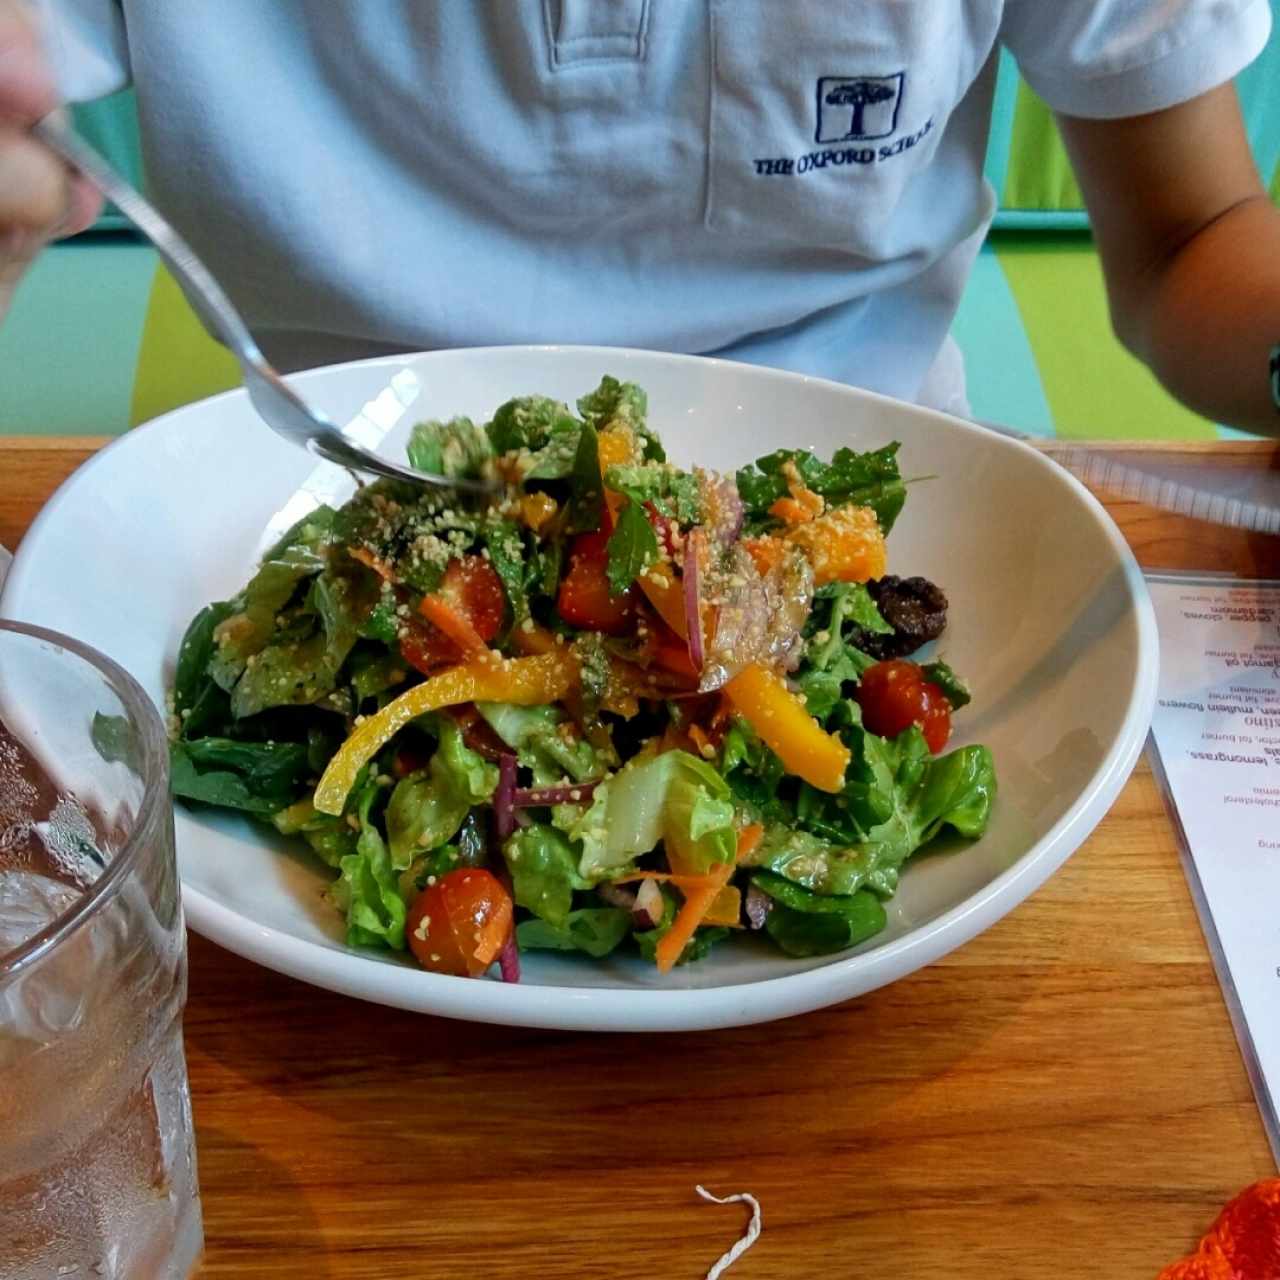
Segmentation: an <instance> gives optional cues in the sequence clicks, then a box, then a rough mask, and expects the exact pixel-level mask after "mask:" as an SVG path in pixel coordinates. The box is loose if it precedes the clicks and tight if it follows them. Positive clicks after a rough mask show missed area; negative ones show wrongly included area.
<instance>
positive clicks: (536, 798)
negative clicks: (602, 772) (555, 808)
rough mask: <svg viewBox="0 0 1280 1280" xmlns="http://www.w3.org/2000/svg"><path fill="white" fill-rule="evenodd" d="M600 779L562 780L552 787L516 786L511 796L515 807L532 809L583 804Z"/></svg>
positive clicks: (588, 798)
mask: <svg viewBox="0 0 1280 1280" xmlns="http://www.w3.org/2000/svg"><path fill="white" fill-rule="evenodd" d="M599 785H600V779H598V778H597V779H596V780H595V781H593V782H562V783H559V784H558V785H556V786H554V787H518V788H517V789H516V790H515V791H514V792H513V793H512V797H511V803H512V805H513V806H514V807H515V808H517V809H532V808H537V807H539V806H544V805H552V804H585V803H586V802H587V801H588V800H590V799H591V797H592V795H593V793H594V792H595V789H596V787H598V786H599Z"/></svg>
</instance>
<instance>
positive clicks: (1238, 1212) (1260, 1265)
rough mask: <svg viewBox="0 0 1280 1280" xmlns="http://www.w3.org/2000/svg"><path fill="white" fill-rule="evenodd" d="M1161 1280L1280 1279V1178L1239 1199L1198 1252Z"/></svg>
mask: <svg viewBox="0 0 1280 1280" xmlns="http://www.w3.org/2000/svg"><path fill="white" fill-rule="evenodd" d="M1158 1280H1280V1178H1266V1179H1264V1180H1263V1181H1261V1182H1255V1183H1254V1184H1253V1186H1251V1187H1248V1188H1246V1189H1245V1190H1244V1191H1242V1192H1241V1193H1240V1194H1239V1195H1238V1196H1236V1198H1235V1199H1234V1200H1232V1201H1231V1202H1230V1203H1229V1204H1228V1205H1227V1207H1226V1208H1225V1209H1223V1211H1222V1212H1221V1213H1220V1214H1219V1215H1218V1217H1217V1221H1215V1222H1214V1224H1213V1226H1212V1227H1210V1228H1209V1234H1208V1235H1206V1236H1205V1238H1204V1239H1203V1240H1201V1241H1200V1247H1199V1248H1198V1249H1197V1250H1196V1251H1195V1253H1193V1254H1189V1255H1188V1256H1187V1257H1185V1258H1181V1259H1179V1260H1178V1261H1177V1262H1174V1263H1172V1264H1171V1265H1169V1266H1167V1267H1166V1268H1165V1269H1164V1270H1163V1271H1162V1272H1161V1273H1160V1275H1159V1277H1158Z"/></svg>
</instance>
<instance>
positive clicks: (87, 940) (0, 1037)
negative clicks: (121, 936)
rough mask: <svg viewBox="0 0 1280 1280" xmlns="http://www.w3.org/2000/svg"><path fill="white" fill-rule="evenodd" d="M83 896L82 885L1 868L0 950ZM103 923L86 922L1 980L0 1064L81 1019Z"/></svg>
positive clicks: (74, 1026)
mask: <svg viewBox="0 0 1280 1280" xmlns="http://www.w3.org/2000/svg"><path fill="white" fill-rule="evenodd" d="M80 896H81V890H79V889H77V888H75V887H73V886H71V885H67V884H63V883H62V882H61V881H59V880H54V879H52V878H51V877H49V876H42V875H39V874H38V873H36V872H34V871H15V870H10V871H0V955H4V954H7V953H8V952H10V951H12V950H13V949H14V948H16V947H20V946H22V944H23V943H24V942H27V941H28V940H29V939H31V938H33V937H34V936H35V935H36V934H37V933H39V932H40V930H41V929H43V928H44V927H45V926H46V925H48V924H51V923H53V921H54V920H56V919H57V918H58V917H59V916H60V915H61V914H62V913H63V912H64V911H66V909H67V908H68V907H70V906H71V905H72V904H73V903H74V902H75V901H76V900H77V899H78V898H79V897H80ZM100 924H101V921H98V920H93V921H90V922H89V923H87V924H85V925H82V926H81V927H80V928H79V929H77V930H76V932H75V933H74V934H73V935H72V936H71V937H70V938H67V939H65V940H63V941H62V942H60V943H59V944H58V946H57V948H56V949H55V950H54V951H52V952H51V953H49V954H47V955H45V956H43V957H41V958H39V959H38V960H36V961H35V962H34V963H33V965H32V967H31V968H29V969H24V970H21V971H19V972H18V973H17V974H16V975H15V976H14V977H12V978H10V979H9V980H7V981H4V982H0V1068H3V1067H4V1066H5V1065H6V1064H5V1058H6V1057H12V1056H13V1055H15V1054H18V1055H21V1054H22V1053H24V1052H29V1051H30V1049H31V1047H33V1046H40V1045H48V1044H52V1043H53V1042H54V1040H56V1039H57V1037H58V1036H60V1035H62V1034H64V1033H66V1032H70V1031H74V1030H76V1029H77V1028H78V1027H79V1026H80V1025H81V1023H82V1021H83V1019H84V1015H85V1010H86V1007H87V1000H88V995H89V993H90V992H91V990H92V982H93V977H94V974H95V973H96V972H97V965H98V963H99V962H100V961H101V959H102V956H101V955H100V952H101V951H102V946H101V942H102V939H100V938H99V937H97V936H96V935H97V934H98V933H100V932H101V930H100V929H99V928H98V927H97V926H99V925H100ZM24 1042H25V1044H26V1046H27V1047H26V1049H24V1048H23V1044H24Z"/></svg>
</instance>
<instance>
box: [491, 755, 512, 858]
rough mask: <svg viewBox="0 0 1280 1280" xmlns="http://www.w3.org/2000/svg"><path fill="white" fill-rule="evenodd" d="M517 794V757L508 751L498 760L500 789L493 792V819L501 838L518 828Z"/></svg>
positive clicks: (503, 838)
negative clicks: (515, 805)
mask: <svg viewBox="0 0 1280 1280" xmlns="http://www.w3.org/2000/svg"><path fill="white" fill-rule="evenodd" d="M515 795H516V758H515V756H513V755H511V754H510V753H509V752H508V753H505V754H504V755H503V756H502V758H501V759H500V760H499V761H498V789H497V790H496V791H495V792H494V793H493V821H494V826H495V827H496V828H497V831H498V839H499V840H505V839H506V838H507V837H508V836H509V835H510V834H511V833H512V832H513V831H514V830H515V829H516V817H515V808H514V800H515Z"/></svg>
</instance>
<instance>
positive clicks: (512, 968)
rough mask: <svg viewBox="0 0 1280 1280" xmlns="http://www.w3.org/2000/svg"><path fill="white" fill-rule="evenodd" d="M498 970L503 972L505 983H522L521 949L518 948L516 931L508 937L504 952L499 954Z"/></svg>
mask: <svg viewBox="0 0 1280 1280" xmlns="http://www.w3.org/2000/svg"><path fill="white" fill-rule="evenodd" d="M498 968H499V969H500V970H501V972H502V980H503V982H519V981H520V948H519V947H518V946H516V931H515V930H514V929H512V930H511V932H510V933H509V934H508V935H507V940H506V942H505V943H504V944H503V947H502V950H501V951H499V952H498Z"/></svg>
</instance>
